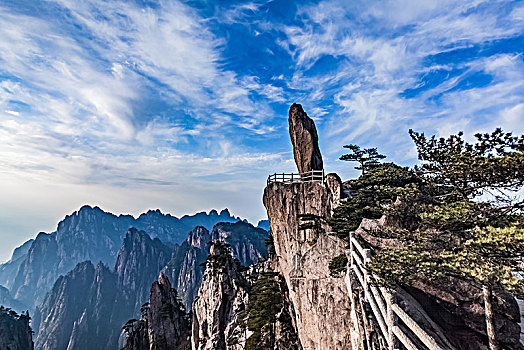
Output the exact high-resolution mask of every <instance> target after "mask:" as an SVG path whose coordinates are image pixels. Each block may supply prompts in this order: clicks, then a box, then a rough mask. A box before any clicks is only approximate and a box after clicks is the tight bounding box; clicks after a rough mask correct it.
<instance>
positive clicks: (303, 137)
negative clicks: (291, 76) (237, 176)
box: [263, 104, 351, 349]
mask: <svg viewBox="0 0 524 350" xmlns="http://www.w3.org/2000/svg"><path fill="white" fill-rule="evenodd" d="M289 133H290V136H291V142H292V144H293V153H294V155H295V162H296V165H297V169H298V171H299V172H300V173H302V172H304V171H309V170H320V169H323V165H322V156H321V155H320V150H319V148H318V136H317V131H316V127H315V124H314V122H313V120H311V118H309V117H308V116H307V114H306V113H305V112H304V110H303V109H302V106H300V105H298V104H293V105H292V106H291V108H290V110H289ZM335 180H337V181H335ZM341 193H342V192H341V184H340V180H339V178H338V176H335V175H328V176H327V178H326V180H325V181H324V180H322V181H315V182H300V183H284V182H273V183H270V184H268V186H267V187H266V188H265V190H264V198H263V200H264V206H265V207H266V210H267V214H268V218H269V222H270V226H271V234H272V236H273V241H274V248H275V258H274V259H273V261H274V267H275V271H277V272H279V273H280V274H282V276H283V277H284V279H285V281H286V284H287V287H288V289H289V296H290V299H291V302H292V304H293V306H294V309H295V312H296V325H297V330H298V335H299V338H300V341H301V343H302V346H303V347H304V349H344V348H350V347H351V345H350V337H349V317H348V316H349V314H348V310H349V308H350V302H349V300H350V298H349V295H348V292H347V289H346V286H345V284H344V281H343V279H341V278H336V277H332V276H331V274H330V271H329V268H328V266H329V263H330V261H331V259H332V258H333V257H335V256H338V255H340V254H344V252H345V244H344V242H342V241H341V240H339V239H338V238H336V237H334V236H332V235H329V233H330V231H331V229H330V227H329V225H328V224H327V219H328V217H329V216H330V215H331V212H332V209H333V207H334V206H335V205H336V203H338V201H339V200H340V197H341Z"/></svg>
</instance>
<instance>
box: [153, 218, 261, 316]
mask: <svg viewBox="0 0 524 350" xmlns="http://www.w3.org/2000/svg"><path fill="white" fill-rule="evenodd" d="M267 237H268V233H267V231H265V230H263V229H259V228H255V227H253V225H251V224H247V223H245V222H241V221H239V222H236V223H218V224H216V225H215V226H214V227H213V230H212V231H211V233H210V232H209V231H208V230H207V229H206V228H204V227H201V226H198V227H196V228H195V229H193V230H192V231H191V232H190V233H189V236H188V237H187V239H186V241H184V243H182V245H181V246H180V248H178V249H177V251H176V253H175V254H174V255H173V257H172V258H171V260H170V261H169V263H168V264H167V266H166V268H164V270H163V272H164V273H165V274H166V275H167V276H168V277H169V279H170V280H171V281H173V285H174V286H175V288H176V290H177V291H178V293H179V296H180V298H181V299H182V301H183V302H184V305H185V306H186V310H190V309H191V307H192V304H193V301H194V299H195V297H196V295H197V292H198V288H199V286H200V283H201V281H202V274H203V270H204V269H203V267H202V266H200V265H201V264H202V263H203V262H204V261H205V260H206V258H207V256H208V254H209V248H210V246H209V244H208V242H209V241H212V240H222V241H225V242H227V243H228V244H229V245H230V246H231V250H232V251H233V256H234V257H235V258H237V259H238V260H239V261H240V263H241V264H242V265H245V266H248V265H251V264H255V263H257V262H259V261H260V260H264V259H267V256H268V253H267V247H266V245H265V244H264V241H265V239H266V238H267Z"/></svg>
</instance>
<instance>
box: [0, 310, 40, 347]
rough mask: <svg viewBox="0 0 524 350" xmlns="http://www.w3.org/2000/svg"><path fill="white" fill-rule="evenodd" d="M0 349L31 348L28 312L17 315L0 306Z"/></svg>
mask: <svg viewBox="0 0 524 350" xmlns="http://www.w3.org/2000/svg"><path fill="white" fill-rule="evenodd" d="M0 349H9V350H32V349H33V340H32V331H31V327H30V326H29V313H26V314H21V315H18V314H17V313H15V312H13V311H10V310H9V309H4V308H3V307H2V308H0Z"/></svg>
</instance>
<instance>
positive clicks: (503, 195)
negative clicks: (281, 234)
mask: <svg viewBox="0 0 524 350" xmlns="http://www.w3.org/2000/svg"><path fill="white" fill-rule="evenodd" d="M410 136H411V138H412V139H413V141H414V142H415V145H416V147H417V150H418V157H419V159H420V160H421V161H422V162H423V163H422V164H421V165H418V166H415V167H414V168H413V169H408V168H402V167H399V166H397V165H394V164H391V163H390V164H383V165H380V166H375V167H373V168H372V169H370V170H369V171H368V172H366V173H364V174H363V175H362V176H361V177H360V178H359V179H358V180H356V181H354V182H353V183H352V184H351V187H352V189H355V190H356V191H358V194H357V195H356V196H354V197H351V198H350V199H349V200H348V201H347V203H345V204H344V205H342V206H340V207H339V208H337V209H336V210H335V213H334V215H333V217H332V218H331V220H330V223H331V224H332V226H333V227H334V229H335V230H336V232H337V233H338V235H339V236H340V237H347V236H348V234H349V232H350V231H353V230H355V229H356V228H357V227H358V225H359V224H360V221H361V219H362V218H369V219H377V218H379V217H381V216H382V215H383V214H385V215H386V216H387V217H389V218H391V219H392V220H390V221H391V222H394V223H395V224H394V225H388V226H387V227H383V228H377V229H376V231H375V232H372V233H373V234H374V235H376V236H379V237H385V238H390V239H394V240H395V242H397V244H395V247H383V248H382V249H379V250H377V251H376V252H375V255H374V256H373V258H372V261H371V263H370V264H369V266H368V268H369V269H370V270H371V271H372V272H373V273H374V274H375V275H376V276H378V277H379V278H380V279H381V280H382V281H383V282H386V283H401V284H408V285H409V284H412V283H413V282H415V281H417V280H428V281H434V282H437V283H449V281H450V280H452V279H454V278H455V279H457V278H458V279H461V280H467V281H471V282H472V283H475V284H478V285H479V286H480V287H481V288H482V289H483V295H484V303H485V316H486V334H487V336H488V340H489V346H490V348H491V349H498V344H497V343H498V341H499V339H496V330H495V324H494V321H493V311H492V294H493V291H496V290H506V291H510V292H512V293H515V294H523V293H524V278H523V274H522V259H523V258H524V225H523V223H524V221H523V214H522V207H523V206H524V201H523V200H522V198H519V196H518V193H517V192H518V191H520V190H522V188H523V183H524V135H523V136H520V137H515V136H513V135H512V134H511V133H504V132H502V130H501V129H496V130H495V131H494V132H493V133H490V134H477V135H475V138H476V141H475V142H474V143H468V142H466V141H465V140H464V139H463V134H462V133H459V134H457V135H452V136H450V137H448V138H437V137H435V136H433V137H430V138H427V137H426V136H425V135H424V134H423V133H417V132H414V131H412V130H410Z"/></svg>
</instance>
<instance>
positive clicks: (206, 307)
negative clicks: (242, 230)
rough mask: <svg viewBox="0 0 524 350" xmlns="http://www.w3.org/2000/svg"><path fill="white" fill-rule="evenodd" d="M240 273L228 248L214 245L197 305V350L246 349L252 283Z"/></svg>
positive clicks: (195, 327) (195, 330) (218, 244)
mask: <svg viewBox="0 0 524 350" xmlns="http://www.w3.org/2000/svg"><path fill="white" fill-rule="evenodd" d="M239 270H240V265H239V264H237V263H236V262H235V261H234V260H233V257H232V255H231V252H230V249H229V247H228V246H227V244H226V243H224V242H221V241H217V242H214V243H213V244H212V246H211V249H210V253H209V256H208V258H207V260H206V269H205V273H204V276H203V278H202V284H201V285H200V289H199V294H198V297H197V298H196V300H195V302H194V304H193V330H192V338H191V343H192V348H193V350H211V349H214V350H221V349H224V350H225V349H231V350H237V349H238V350H241V349H244V347H245V342H246V338H247V334H246V327H245V326H244V325H243V317H244V315H245V311H246V308H247V300H248V292H249V283H248V282H247V280H246V278H245V277H244V276H243V275H242V274H241V273H240V271H239Z"/></svg>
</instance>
